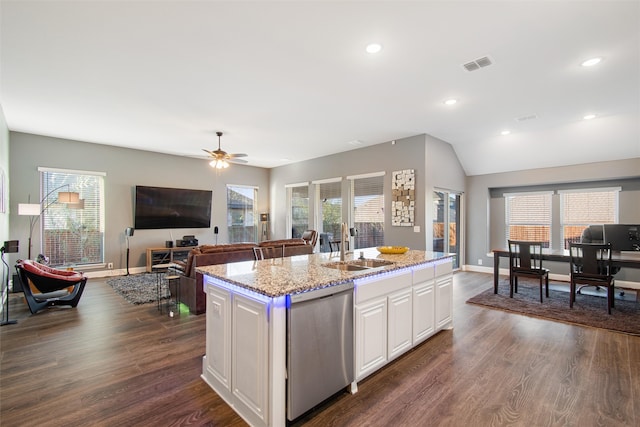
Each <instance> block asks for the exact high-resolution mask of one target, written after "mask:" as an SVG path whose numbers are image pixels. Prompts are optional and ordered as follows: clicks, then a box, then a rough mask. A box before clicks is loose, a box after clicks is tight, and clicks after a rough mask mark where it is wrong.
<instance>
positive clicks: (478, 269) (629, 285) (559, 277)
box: [462, 265, 640, 290]
mask: <svg viewBox="0 0 640 427" xmlns="http://www.w3.org/2000/svg"><path fill="white" fill-rule="evenodd" d="M462 271H472V272H475V273H489V274H493V267H485V266H481V265H463V266H462ZM500 275H501V276H508V275H509V269H508V268H501V269H500ZM549 279H550V280H555V281H557V282H567V283H569V281H570V277H569V275H568V274H557V273H550V274H549ZM615 286H616V288H622V289H639V290H640V282H632V281H630V280H616V281H615Z"/></svg>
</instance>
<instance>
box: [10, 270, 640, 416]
mask: <svg viewBox="0 0 640 427" xmlns="http://www.w3.org/2000/svg"><path fill="white" fill-rule="evenodd" d="M492 283H493V282H492V276H491V275H489V274H483V273H457V274H455V275H454V329H453V330H449V331H443V332H440V333H439V334H437V335H436V336H434V337H432V338H431V339H430V340H429V341H427V343H425V344H423V345H421V346H419V347H418V348H416V349H414V350H412V351H410V352H409V353H407V354H405V355H404V356H402V357H400V358H399V359H397V360H396V361H394V362H393V363H392V364H390V365H388V366H387V367H385V368H383V369H382V370H380V371H378V372H377V373H375V374H374V375H372V376H371V377H369V378H367V379H366V380H364V381H362V382H360V383H359V385H358V388H359V391H358V393H357V394H355V395H350V394H348V393H346V392H345V393H341V394H338V395H337V396H335V397H334V398H332V399H331V400H330V401H329V402H327V403H325V404H323V405H321V406H319V407H318V408H316V410H314V411H313V412H312V413H310V414H308V415H306V416H304V417H303V418H301V419H300V420H298V421H297V422H296V423H294V425H295V426H363V425H367V426H390V425H393V426H580V427H584V426H638V425H640V337H633V336H629V335H623V334H618V333H613V332H607V331H604V330H599V329H592V328H585V327H580V326H572V325H566V324H562V323H555V322H550V321H545V320H540V319H534V318H529V317H525V316H519V315H515V314H510V313H505V312H501V311H496V310H489V309H485V308H482V307H478V306H474V305H470V304H465V301H466V300H467V299H468V298H469V297H471V296H473V295H475V294H476V293H478V292H480V291H482V290H484V289H487V288H490V287H491V286H492ZM10 303H11V309H10V313H11V318H12V319H17V320H18V324H16V325H8V326H3V327H2V328H1V329H0V357H1V360H0V425H2V426H3V427H12V426H35V425H46V426H88V425H91V426H243V425H246V424H245V423H244V421H243V420H242V419H240V418H239V417H238V416H237V415H236V414H235V413H234V412H233V411H232V410H231V409H230V408H229V407H228V406H227V405H226V404H225V403H224V402H223V401H222V399H220V398H219V397H218V396H217V395H216V394H215V393H214V392H213V391H212V390H211V389H210V388H209V387H208V386H207V385H206V384H205V383H204V382H203V381H202V380H201V379H200V373H201V370H202V355H203V354H204V348H205V316H204V315H202V316H192V315H183V316H182V317H179V318H177V317H175V318H169V317H168V316H166V315H164V316H161V315H160V314H159V313H158V312H157V311H156V307H155V305H154V304H147V305H143V306H135V305H131V304H129V303H127V302H126V301H124V299H122V298H121V297H120V296H118V295H116V294H115V293H114V292H113V290H112V289H111V288H110V287H109V286H108V285H106V283H105V282H104V280H103V279H91V280H89V282H88V285H87V288H86V290H85V294H84V295H83V297H82V299H81V301H80V304H79V305H78V307H77V308H75V309H69V308H52V309H48V310H45V311H44V312H41V313H38V314H36V315H31V314H30V313H29V311H28V309H27V307H26V304H25V303H24V302H23V301H22V300H21V295H20V294H12V295H11V296H10ZM614 315H615V314H614ZM639 315H640V312H639Z"/></svg>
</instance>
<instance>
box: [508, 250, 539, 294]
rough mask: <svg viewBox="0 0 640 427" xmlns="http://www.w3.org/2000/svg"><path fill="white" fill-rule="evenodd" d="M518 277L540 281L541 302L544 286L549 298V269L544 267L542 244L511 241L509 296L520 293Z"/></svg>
mask: <svg viewBox="0 0 640 427" xmlns="http://www.w3.org/2000/svg"><path fill="white" fill-rule="evenodd" d="M518 277H528V278H534V279H538V280H539V282H540V302H543V298H542V285H543V282H544V285H545V287H546V296H547V298H549V269H547V268H544V267H542V242H527V241H521V240H509V296H510V297H511V298H513V292H514V291H515V292H516V293H517V292H518Z"/></svg>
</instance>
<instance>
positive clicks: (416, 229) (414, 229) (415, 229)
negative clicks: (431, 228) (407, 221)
mask: <svg viewBox="0 0 640 427" xmlns="http://www.w3.org/2000/svg"><path fill="white" fill-rule="evenodd" d="M413 232H414V233H419V232H420V226H419V225H414V226H413Z"/></svg>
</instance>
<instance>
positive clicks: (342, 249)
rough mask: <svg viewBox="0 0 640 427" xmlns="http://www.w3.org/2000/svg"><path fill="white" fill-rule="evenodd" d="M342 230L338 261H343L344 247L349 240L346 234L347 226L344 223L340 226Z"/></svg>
mask: <svg viewBox="0 0 640 427" xmlns="http://www.w3.org/2000/svg"><path fill="white" fill-rule="evenodd" d="M341 226H342V228H341V230H340V235H341V236H340V261H344V260H345V256H344V255H345V253H346V251H345V247H346V246H347V240H348V239H349V234H348V233H347V230H348V228H347V224H346V223H344V222H343V223H342V224H341Z"/></svg>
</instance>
